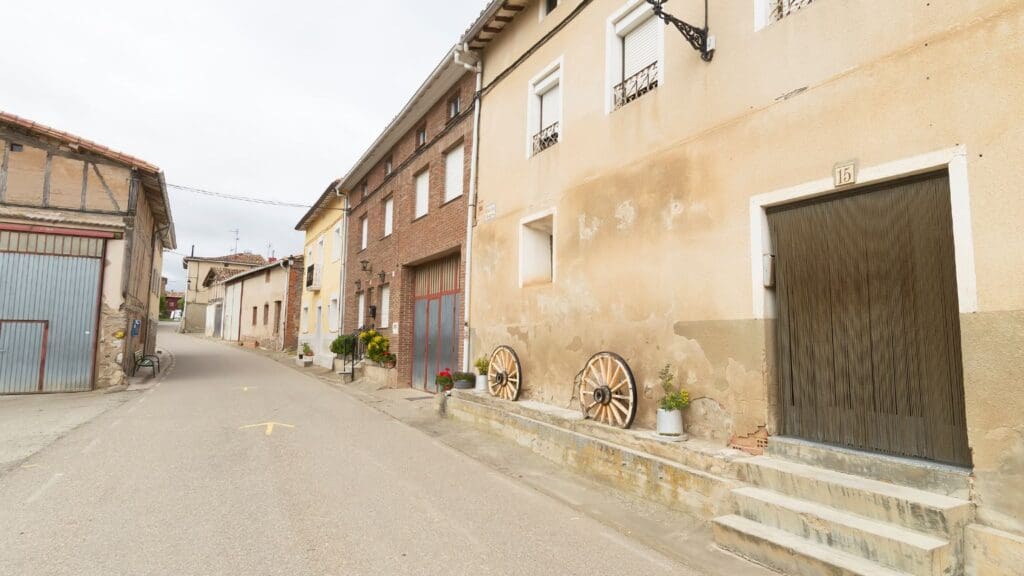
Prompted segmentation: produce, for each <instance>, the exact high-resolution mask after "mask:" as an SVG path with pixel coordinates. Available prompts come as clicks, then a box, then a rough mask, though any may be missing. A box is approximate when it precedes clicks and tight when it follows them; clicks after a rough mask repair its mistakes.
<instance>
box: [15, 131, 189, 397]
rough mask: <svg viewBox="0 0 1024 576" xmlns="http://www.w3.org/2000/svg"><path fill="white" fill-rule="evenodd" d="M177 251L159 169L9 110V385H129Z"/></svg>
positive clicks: (22, 389)
mask: <svg viewBox="0 0 1024 576" xmlns="http://www.w3.org/2000/svg"><path fill="white" fill-rule="evenodd" d="M174 247H175V237H174V223H173V219H172V218H171V209H170V204H169V201H168V198H167V189H166V185H165V182H164V174H163V172H162V171H161V170H160V169H159V168H157V167H156V166H153V165H152V164H149V163H148V162H145V161H143V160H140V159H138V158H134V157H132V156H129V155H127V154H124V153H121V152H117V151H115V150H112V149H110V148H107V147H105V146H102V145H100V144H97V143H95V142H92V141H89V140H85V139H83V138H80V137H78V136H75V135H72V134H68V133H66V132H62V131H60V130H56V129H54V128H50V127H47V126H43V125H41V124H38V123H35V122H32V121H30V120H27V119H24V118H19V117H17V116H14V115H11V114H7V113H3V112H0V393H37V392H69V391H82V390H90V389H92V388H106V387H111V386H118V385H121V384H124V383H125V380H126V376H130V375H131V374H133V372H134V369H135V354H136V353H140V354H141V353H145V354H154V353H155V350H156V326H157V322H158V320H159V309H160V304H159V300H160V289H161V282H160V271H161V267H162V265H163V264H162V263H163V250H164V249H173V248H174Z"/></svg>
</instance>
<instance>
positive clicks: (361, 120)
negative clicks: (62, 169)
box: [0, 0, 486, 289]
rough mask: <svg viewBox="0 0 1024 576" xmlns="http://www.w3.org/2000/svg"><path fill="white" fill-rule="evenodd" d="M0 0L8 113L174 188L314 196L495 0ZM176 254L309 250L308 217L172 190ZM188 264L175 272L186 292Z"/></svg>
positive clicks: (168, 257) (175, 266)
mask: <svg viewBox="0 0 1024 576" xmlns="http://www.w3.org/2000/svg"><path fill="white" fill-rule="evenodd" d="M0 2H2V4H3V6H2V17H0V21H2V23H3V26H2V28H3V34H2V38H3V49H2V50H0V110H4V111H6V112H10V113H13V114H17V115H19V116H23V117H26V118H29V119H31V120H34V121H36V122H40V123H43V124H48V125H50V126H53V127H55V128H58V129H61V130H65V131H68V132H71V133H74V134H77V135H79V136H82V137H84V138H88V139H90V140H95V141H96V142H99V143H100V144H103V145H106V146H109V147H111V148H114V149H117V150H122V151H124V152H127V153H129V154H132V155H134V156H138V157H140V158H142V159H144V160H146V161H148V162H151V163H153V164H156V165H158V166H160V167H161V168H162V169H163V170H164V172H165V173H166V175H167V181H168V182H169V183H173V184H183V185H188V186H195V187H198V188H203V189H208V190H214V191H217V192H222V193H228V194H240V195H245V196H253V197H257V198H265V199H274V200H284V201H289V202H302V203H311V202H313V201H314V200H315V199H316V198H317V197H318V196H319V195H320V193H321V192H323V190H324V189H325V188H326V187H327V185H328V184H329V183H330V182H331V181H332V180H333V179H334V178H337V177H339V176H342V175H343V174H344V173H345V172H346V171H347V170H348V168H349V167H350V165H351V164H352V162H354V161H355V160H356V159H357V158H358V157H359V156H360V155H361V154H362V152H363V151H364V150H365V149H366V147H367V146H368V145H369V144H370V143H371V142H372V141H373V140H374V138H375V137H376V136H377V135H378V134H379V133H380V131H381V130H382V129H383V128H384V126H385V125H386V124H387V122H388V121H389V120H390V119H391V118H392V117H393V116H394V115H395V114H396V113H397V112H398V111H399V109H400V108H401V107H402V105H403V104H404V103H405V102H406V101H407V100H408V98H409V97H410V96H411V95H412V93H413V92H414V91H415V90H416V88H417V87H418V86H419V85H420V83H421V82H422V81H423V80H424V79H425V78H426V75H427V74H429V73H430V71H431V70H433V68H434V66H436V65H437V63H438V62H439V61H440V59H441V58H442V57H443V56H444V54H445V52H446V51H447V50H448V49H449V48H450V47H451V46H452V45H453V44H455V43H456V42H457V41H458V38H459V36H460V35H461V33H462V32H463V31H464V30H465V29H466V27H467V26H468V25H469V24H470V23H471V22H472V20H473V19H474V18H475V17H476V16H477V15H478V14H479V12H480V10H481V9H482V8H483V6H484V4H485V3H486V2H485V0H444V1H443V2H422V1H414V0H397V1H392V2H351V1H341V2H328V1H321V2H303V1H301V0H300V1H292V2H281V1H268V0H254V1H245V2H243V1H241V0H238V1H235V2H229V1H227V0H221V1H217V0H179V1H176V2H159V3H156V2H139V1H138V0H134V1H128V0H94V1H91V2H82V1H81V0H50V1H46V2H9V1H8V0H0ZM170 196H171V208H172V210H173V213H174V220H175V226H176V229H177V236H178V250H177V251H178V252H179V253H182V254H186V253H188V252H189V251H190V250H191V247H192V245H195V250H196V254H197V255H201V256H219V255H222V254H226V253H230V252H231V251H232V250H233V249H234V244H235V242H234V232H231V230H234V229H238V230H239V231H240V232H239V241H238V249H239V251H244V250H251V251H253V252H258V253H260V254H264V255H266V254H267V246H268V244H272V245H273V251H274V252H275V254H276V255H277V256H282V255H285V254H289V253H294V254H297V253H301V252H302V234H301V233H299V232H296V231H295V230H294V228H295V223H296V222H298V219H299V218H300V217H301V216H302V214H303V213H304V212H305V211H304V210H302V209H295V208H270V207H263V206H259V205H254V204H246V203H239V202H232V201H226V200H218V199H211V198H207V197H203V196H197V195H195V194H191V193H187V192H181V191H176V190H173V189H172V190H170ZM183 272H184V271H183V270H182V269H181V258H180V256H176V255H174V254H171V253H167V254H165V265H164V275H165V276H167V277H168V278H169V279H170V285H171V287H172V288H174V289H181V288H182V287H183V279H184V273H183Z"/></svg>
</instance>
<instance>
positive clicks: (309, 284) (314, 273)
mask: <svg viewBox="0 0 1024 576" xmlns="http://www.w3.org/2000/svg"><path fill="white" fill-rule="evenodd" d="M306 289H307V290H310V291H313V292H316V291H318V290H320V269H319V267H318V266H317V265H316V264H310V265H309V266H307V267H306Z"/></svg>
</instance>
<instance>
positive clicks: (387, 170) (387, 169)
mask: <svg viewBox="0 0 1024 576" xmlns="http://www.w3.org/2000/svg"><path fill="white" fill-rule="evenodd" d="M394 169H395V167H394V165H393V164H392V163H391V156H388V158H387V160H385V161H384V175H385V176H391V172H392V171H394Z"/></svg>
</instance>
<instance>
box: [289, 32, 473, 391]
mask: <svg viewBox="0 0 1024 576" xmlns="http://www.w3.org/2000/svg"><path fill="white" fill-rule="evenodd" d="M475 82H476V75H475V73H474V72H472V71H471V70H469V69H467V68H466V67H465V66H463V65H462V64H460V63H459V62H457V61H456V59H455V53H454V50H453V51H452V52H449V53H448V54H447V55H446V56H445V58H444V60H443V61H442V62H441V63H440V64H439V65H438V66H437V68H435V70H434V71H433V72H432V73H431V75H430V77H429V78H428V79H427V80H426V81H425V82H424V83H423V85H422V86H421V87H420V88H419V90H417V92H416V93H415V95H413V97H412V98H411V99H410V100H409V102H408V103H407V104H406V105H405V107H404V108H403V109H402V111H401V112H400V113H399V114H398V116H397V117H396V118H395V119H394V120H393V121H392V122H391V123H390V124H389V125H388V126H387V127H386V128H385V130H384V131H383V133H382V134H381V135H380V136H379V137H378V138H377V139H376V141H375V142H374V143H373V144H372V145H371V146H370V148H369V149H368V150H367V151H366V152H365V153H364V154H363V156H362V158H360V159H359V161H358V162H357V163H356V164H355V165H354V166H353V167H352V169H351V170H350V171H349V173H348V174H347V175H346V176H345V177H344V178H343V179H342V180H341V183H340V186H338V187H337V188H338V189H340V190H341V191H343V192H344V193H345V194H347V196H348V199H349V200H348V202H349V214H348V225H347V226H346V228H347V230H348V232H347V237H346V239H345V247H344V249H345V250H346V258H345V259H344V261H345V262H346V264H345V266H346V269H345V271H344V278H345V281H344V286H343V289H342V291H341V292H342V295H343V296H342V301H343V313H342V315H341V316H342V326H343V328H342V330H343V332H347V333H352V332H354V331H356V330H357V329H366V328H376V329H377V330H378V331H380V332H381V333H382V334H384V335H385V336H387V337H388V338H389V339H390V341H391V351H392V352H393V353H395V354H396V356H397V369H398V382H399V383H400V384H403V385H409V386H413V387H416V388H420V389H425V390H430V391H433V390H434V380H433V376H434V375H435V374H436V373H437V371H438V370H440V369H444V368H451V369H452V370H455V369H458V367H459V366H460V362H461V355H462V341H463V340H462V339H463V333H462V332H463V325H464V322H463V318H464V309H463V280H464V273H465V250H464V245H465V242H466V221H467V198H468V197H469V191H470V163H471V158H472V154H473V150H472V138H473V98H474V88H475ZM324 194H325V197H324V198H321V200H320V201H319V202H318V203H317V206H318V208H314V209H312V210H310V212H309V213H307V214H306V215H305V216H304V217H303V219H302V221H300V223H299V228H300V229H303V226H304V225H305V224H306V223H307V222H309V221H311V220H312V219H314V218H315V217H317V216H318V214H319V212H318V211H319V210H321V208H319V207H321V206H324V205H325V204H326V203H327V201H328V198H327V196H328V195H331V194H335V191H334V189H333V188H332V189H328V191H327V192H325V193H324Z"/></svg>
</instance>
